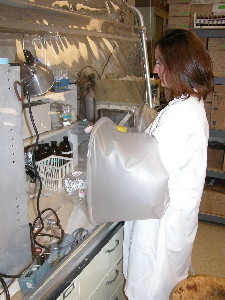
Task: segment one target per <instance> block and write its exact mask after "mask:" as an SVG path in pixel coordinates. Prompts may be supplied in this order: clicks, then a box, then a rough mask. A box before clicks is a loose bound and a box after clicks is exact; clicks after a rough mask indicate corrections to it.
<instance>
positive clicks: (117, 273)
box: [105, 269, 119, 285]
mask: <svg viewBox="0 0 225 300" xmlns="http://www.w3.org/2000/svg"><path fill="white" fill-rule="evenodd" d="M115 273H116V275H115V278H113V279H112V280H108V281H106V283H105V284H106V285H110V284H112V283H113V282H114V281H115V280H116V278H117V277H118V275H119V270H117V269H116V270H115Z"/></svg>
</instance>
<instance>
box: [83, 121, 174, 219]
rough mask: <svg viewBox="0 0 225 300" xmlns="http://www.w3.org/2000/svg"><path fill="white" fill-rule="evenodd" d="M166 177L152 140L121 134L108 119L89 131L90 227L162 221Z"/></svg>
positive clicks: (138, 134) (166, 193)
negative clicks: (139, 221) (100, 224)
mask: <svg viewBox="0 0 225 300" xmlns="http://www.w3.org/2000/svg"><path fill="white" fill-rule="evenodd" d="M167 187H168V173H167V172H166V170H165V168H164V166H163V164H162V162H161V159H160V155H159V150H158V144H157V141H156V139H155V138H154V137H152V136H150V135H149V134H146V133H143V132H142V133H139V132H137V133H122V132H119V131H118V130H117V128H116V125H115V124H114V123H113V122H112V120H111V119H109V118H107V117H103V118H100V119H99V120H98V121H97V122H96V123H95V126H94V128H93V130H92V133H91V136H90V141H89V148H88V160H87V204H88V212H89V217H90V220H91V222H92V223H95V224H99V223H104V222H116V221H128V220H143V219H150V218H154V219H155V218H161V217H162V216H163V214H164V212H165V210H166V208H167V206H168V202H169V197H168V188H167Z"/></svg>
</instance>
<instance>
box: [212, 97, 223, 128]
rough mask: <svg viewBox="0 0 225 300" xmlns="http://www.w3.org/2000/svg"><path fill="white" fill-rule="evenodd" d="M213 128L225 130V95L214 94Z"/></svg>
mask: <svg viewBox="0 0 225 300" xmlns="http://www.w3.org/2000/svg"><path fill="white" fill-rule="evenodd" d="M211 128H212V129H217V130H225V94H222V93H213V100H212V109H211Z"/></svg>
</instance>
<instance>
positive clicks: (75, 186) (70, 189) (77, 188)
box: [64, 167, 87, 204]
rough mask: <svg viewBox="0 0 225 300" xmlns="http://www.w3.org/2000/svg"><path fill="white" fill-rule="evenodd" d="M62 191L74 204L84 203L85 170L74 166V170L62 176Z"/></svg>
mask: <svg viewBox="0 0 225 300" xmlns="http://www.w3.org/2000/svg"><path fill="white" fill-rule="evenodd" d="M64 191H65V193H66V194H67V195H68V196H69V199H70V200H71V201H72V202H73V203H74V204H86V203H87V190H86V170H85V169H83V168H80V167H75V169H74V171H73V172H72V173H70V174H68V175H67V176H66V177H65V178H64Z"/></svg>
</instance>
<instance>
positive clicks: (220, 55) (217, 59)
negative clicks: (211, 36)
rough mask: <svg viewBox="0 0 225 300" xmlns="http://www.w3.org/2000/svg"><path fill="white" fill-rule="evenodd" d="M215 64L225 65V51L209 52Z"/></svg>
mask: <svg viewBox="0 0 225 300" xmlns="http://www.w3.org/2000/svg"><path fill="white" fill-rule="evenodd" d="M208 53H209V55H210V57H211V59H212V62H213V63H225V51H220V50H213V51H210V50H209V51H208Z"/></svg>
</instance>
